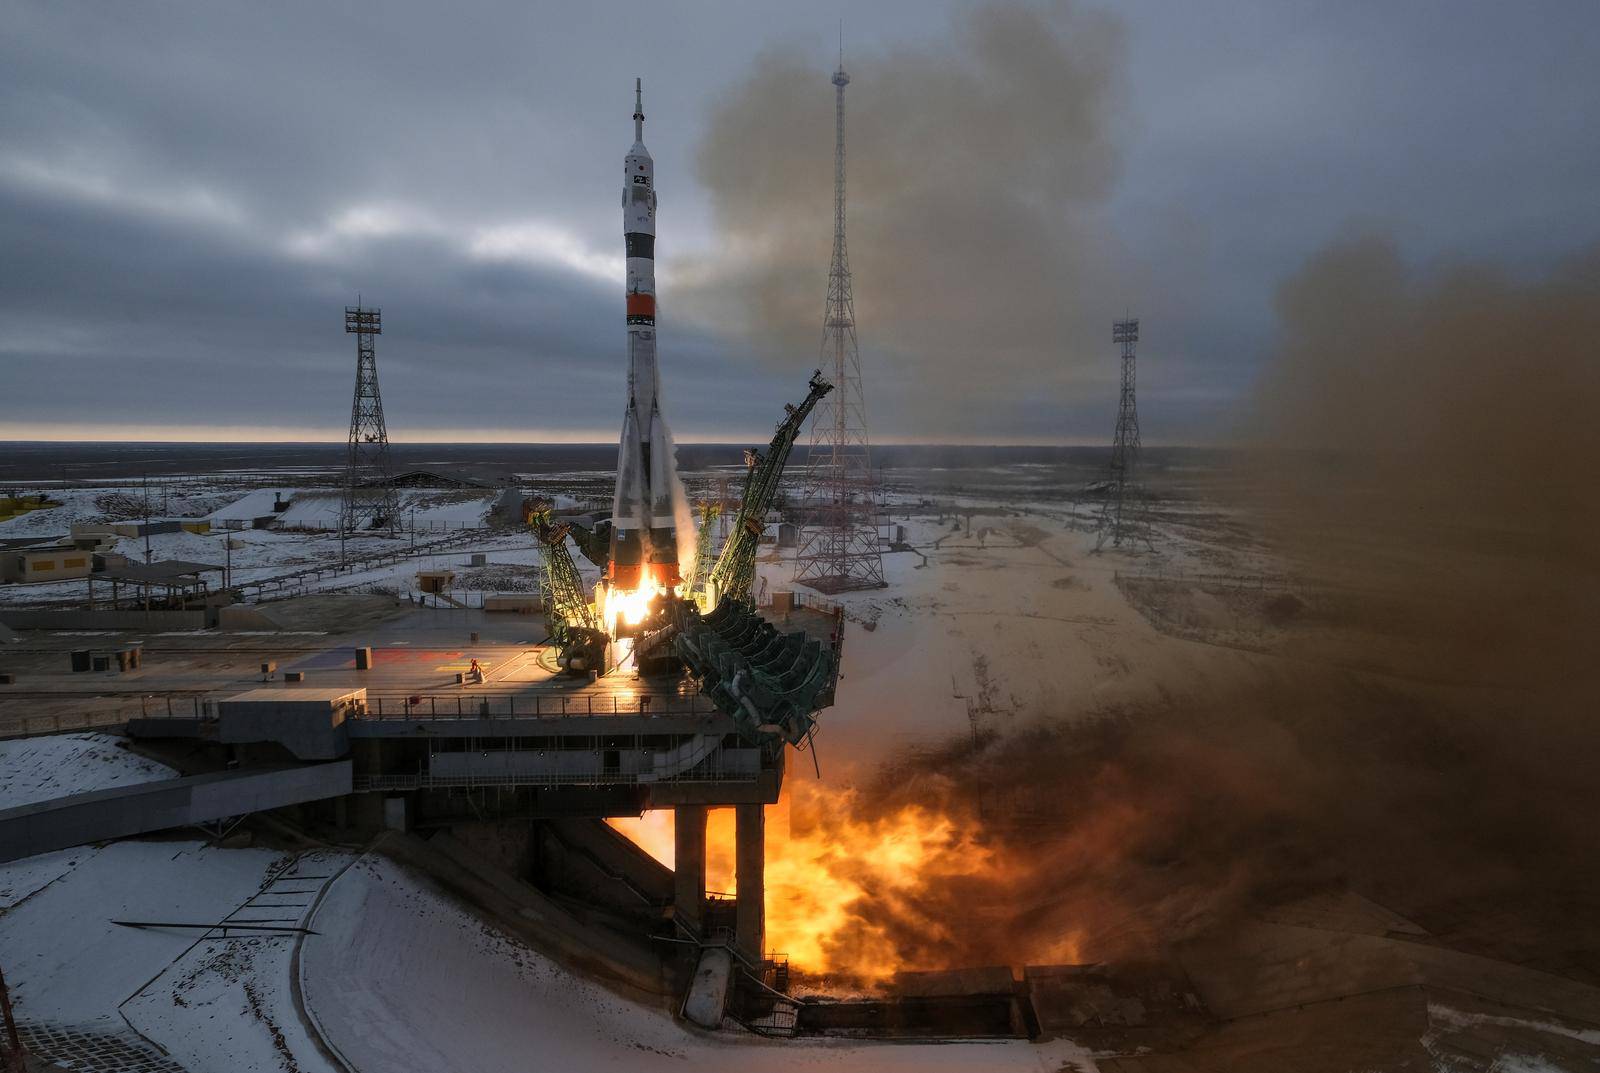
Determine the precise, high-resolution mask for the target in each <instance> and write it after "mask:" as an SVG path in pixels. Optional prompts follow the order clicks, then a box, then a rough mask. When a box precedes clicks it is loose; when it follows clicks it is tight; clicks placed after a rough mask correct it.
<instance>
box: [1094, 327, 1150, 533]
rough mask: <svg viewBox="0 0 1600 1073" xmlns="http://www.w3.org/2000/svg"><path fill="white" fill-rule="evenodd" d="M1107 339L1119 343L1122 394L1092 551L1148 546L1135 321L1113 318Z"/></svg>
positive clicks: (1137, 330) (1137, 334)
mask: <svg viewBox="0 0 1600 1073" xmlns="http://www.w3.org/2000/svg"><path fill="white" fill-rule="evenodd" d="M1111 341H1112V342H1113V343H1117V344H1120V345H1121V347H1122V394H1121V399H1120V401H1119V403H1118V405H1117V431H1116V434H1115V435H1114V436H1113V437H1112V441H1111V478H1110V480H1109V481H1108V482H1107V487H1106V499H1105V503H1104V504H1103V505H1102V506H1101V508H1100V527H1099V535H1098V537H1097V538H1096V539H1095V544H1094V547H1095V550H1096V551H1099V550H1100V549H1101V548H1102V547H1104V546H1105V543H1106V541H1108V540H1109V541H1110V542H1111V546H1112V547H1114V548H1120V547H1122V545H1123V542H1124V541H1126V542H1128V543H1130V544H1132V543H1134V542H1135V541H1140V542H1143V544H1144V545H1145V546H1146V547H1152V545H1151V543H1150V532H1149V526H1148V524H1147V523H1146V521H1145V518H1144V513H1143V511H1142V510H1141V509H1140V505H1139V503H1140V499H1141V496H1140V494H1139V485H1138V467H1139V407H1138V404H1137V402H1136V400H1135V397H1134V384H1135V355H1134V344H1136V343H1137V342H1138V341H1139V321H1138V320H1137V319H1129V320H1119V321H1116V322H1115V323H1114V324H1113V325H1112V327H1111Z"/></svg>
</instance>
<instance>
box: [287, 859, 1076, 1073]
mask: <svg viewBox="0 0 1600 1073" xmlns="http://www.w3.org/2000/svg"><path fill="white" fill-rule="evenodd" d="M312 926H313V927H314V928H315V930H316V931H317V932H318V934H317V935H315V936H312V937H310V938H308V939H307V940H306V943H305V947H304V949H303V951H302V954H301V974H302V979H303V986H304V994H305V1001H306V1005H307V1007H308V1010H309V1012H310V1014H311V1016H312V1017H313V1018H314V1019H315V1021H316V1022H317V1023H318V1024H319V1025H320V1026H321V1027H322V1029H323V1032H324V1033H325V1035H326V1036H327V1039H328V1041H329V1043H330V1044H331V1045H332V1046H333V1048H334V1049H335V1050H336V1051H337V1052H338V1053H339V1055H340V1056H342V1057H343V1058H344V1060H345V1061H346V1062H347V1063H349V1064H350V1065H351V1066H352V1067H354V1068H356V1069H359V1070H371V1071H379V1070H401V1069H441V1070H442V1069H460V1070H472V1071H474V1073H528V1071H530V1070H541V1071H543V1070H548V1071H551V1073H558V1071H567V1070H619V1071H621V1070H658V1069H696V1070H704V1071H706V1073H760V1071H762V1070H768V1069H770V1070H774V1071H777V1070H809V1069H832V1070H841V1071H858V1070H859V1071H868V1070H871V1071H880V1070H881V1071H884V1073H897V1071H905V1073H912V1071H915V1070H947V1069H948V1070H955V1069H963V1070H972V1069H983V1070H996V1071H998V1070H1039V1071H1044V1070H1059V1069H1062V1068H1071V1067H1070V1066H1067V1065H1066V1063H1068V1062H1069V1061H1071V1062H1075V1063H1077V1068H1078V1069H1081V1070H1084V1071H1085V1073H1088V1071H1090V1070H1092V1069H1093V1068H1094V1066H1093V1064H1092V1062H1090V1061H1089V1059H1088V1055H1087V1053H1086V1052H1084V1051H1083V1050H1082V1049H1081V1048H1078V1047H1075V1046H1073V1045H1071V1044H1064V1043H1053V1044H1046V1045H1043V1046H1037V1045H1033V1044H1028V1043H1023V1042H1004V1043H967V1044H924V1045H915V1044H892V1043H884V1044H875V1045H874V1044H861V1043H850V1042H842V1041H804V1040H800V1041H792V1042H775V1041H767V1040H757V1039H754V1038H745V1039H743V1040H741V1039H738V1038H734V1037H728V1036H711V1035H706V1034H696V1033H691V1032H690V1031H688V1030H687V1029H685V1028H683V1027H681V1026H679V1025H678V1024H677V1023H675V1022H674V1021H673V1020H672V1019H671V1018H670V1017H669V1016H667V1014H665V1013H664V1012H662V1011H660V1010H653V1009H648V1008H645V1007H643V1006H639V1005H636V1004H634V1003H631V1002H627V1001H625V1000H623V999H620V998H617V997H616V996H615V995H612V994H611V993H610V992H608V991H606V990H605V989H603V988H601V987H599V986H597V985H595V984H591V983H589V982H587V981H585V980H582V979H579V978H575V977H574V976H573V975H572V974H570V973H568V972H567V971H566V970H564V969H562V968H561V967H560V966H558V965H556V964H555V963H554V962H552V961H550V960H549V959H548V958H546V957H544V956H542V955H541V954H539V953H537V952H536V951H533V950H531V949H529V948H528V947H526V946H525V945H522V944H520V943H518V942H516V941H514V940H512V939H510V938H508V937H507V936H505V935H503V934H501V933H499V932H497V931H495V930H494V929H492V928H490V927H488V926H486V925H484V924H483V923H481V922H479V921H478V920H477V919H476V918H474V917H472V916H471V915H469V914H467V913H465V912H463V910H462V909H461V908H460V907H459V906H458V905H456V904H455V903H453V902H451V901H450V900H449V899H447V898H446V897H444V896H443V895H441V894H439V893H437V892H435V891H433V890H431V889H429V887H428V886H427V885H426V884H425V883H424V882H423V881H421V880H420V879H418V878H417V877H415V876H413V875H411V874H409V873H408V872H406V871H405V870H404V869H403V868H401V867H400V866H398V865H396V864H394V863H393V862H391V861H389V860H387V859H386V858H382V857H377V856H368V857H364V858H362V859H361V861H359V862H358V863H357V864H356V865H355V866H354V867H352V868H350V869H349V870H348V871H347V872H345V874H344V875H343V876H342V877H341V878H340V879H339V880H338V881H337V882H336V883H335V884H334V885H333V888H332V890H330V891H329V893H328V895H327V897H326V898H325V899H324V900H323V902H322V905H321V906H320V908H319V909H318V910H317V912H316V915H315V917H314V918H313V922H312Z"/></svg>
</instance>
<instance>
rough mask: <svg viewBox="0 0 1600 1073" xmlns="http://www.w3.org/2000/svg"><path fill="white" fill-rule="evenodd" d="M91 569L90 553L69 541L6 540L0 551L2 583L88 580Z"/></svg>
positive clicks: (38, 539) (34, 538)
mask: <svg viewBox="0 0 1600 1073" xmlns="http://www.w3.org/2000/svg"><path fill="white" fill-rule="evenodd" d="M93 567H94V563H93V559H92V556H91V554H90V553H89V552H88V551H85V550H84V549H82V548H79V547H78V546H77V545H76V544H74V543H72V542H71V541H70V540H63V539H60V538H55V539H44V540H41V539H40V538H38V537H33V538H31V539H28V540H13V541H7V542H6V546H4V547H3V548H0V580H3V581H18V582H30V581H67V580H70V579H72V578H77V577H88V576H89V572H90V571H91V570H92V569H93Z"/></svg>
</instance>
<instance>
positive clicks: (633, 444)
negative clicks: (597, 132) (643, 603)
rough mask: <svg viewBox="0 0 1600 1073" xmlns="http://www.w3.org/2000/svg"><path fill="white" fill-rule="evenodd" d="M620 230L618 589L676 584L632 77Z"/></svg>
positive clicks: (643, 162)
mask: <svg viewBox="0 0 1600 1073" xmlns="http://www.w3.org/2000/svg"><path fill="white" fill-rule="evenodd" d="M623 171H624V173H625V176H626V178H625V180H624V182H623V186H622V231H623V240H624V243H625V248H626V252H627V265H628V276H627V317H628V407H627V409H626V410H625V411H623V415H622V442H621V444H620V446H619V448H618V452H617V494H616V501H615V504H614V507H613V511H612V517H611V561H610V565H609V567H608V568H607V574H606V582H607V585H608V586H609V588H611V589H613V590H621V591H628V590H634V589H639V588H642V587H646V586H656V587H661V588H666V589H670V588H672V587H673V586H674V585H676V584H678V582H679V580H680V579H679V577H678V534H677V517H676V514H675V512H674V504H673V489H674V486H675V484H676V482H675V481H674V480H673V473H672V469H673V466H674V465H675V462H674V459H673V457H672V440H671V438H670V436H669V435H668V433H667V423H666V421H665V419H664V418H662V416H661V404H660V397H659V396H660V387H661V380H660V376H659V374H658V373H657V370H656V268H655V246H656V189H655V161H653V160H652V159H651V158H650V150H648V149H646V148H645V147H644V92H643V87H642V85H641V80H638V79H636V80H635V81H634V109H633V148H631V149H629V150H628V155H627V157H625V158H624V160H623Z"/></svg>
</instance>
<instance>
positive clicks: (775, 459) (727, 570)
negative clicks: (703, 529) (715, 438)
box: [703, 369, 833, 614]
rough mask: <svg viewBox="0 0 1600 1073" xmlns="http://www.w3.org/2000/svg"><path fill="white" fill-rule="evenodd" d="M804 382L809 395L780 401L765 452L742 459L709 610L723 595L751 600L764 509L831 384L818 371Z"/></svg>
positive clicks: (708, 591)
mask: <svg viewBox="0 0 1600 1073" xmlns="http://www.w3.org/2000/svg"><path fill="white" fill-rule="evenodd" d="M808 386H809V387H810V389H811V390H810V393H809V394H807V395H806V398H805V401H804V402H802V403H801V404H800V405H799V406H790V405H788V404H785V405H784V410H785V411H786V413H787V416H786V417H785V418H784V419H783V421H782V423H780V424H779V425H778V431H777V432H776V433H774V434H773V437H772V442H771V443H770V444H768V445H767V453H766V454H765V455H761V454H759V453H757V452H755V451H746V452H745V463H746V465H747V466H748V467H749V468H748V469H747V470H746V471H745V478H744V494H743V496H742V497H741V500H740V503H739V513H738V514H737V515H736V516H735V518H734V524H733V528H732V529H731V530H730V531H729V533H728V539H727V542H726V543H724V544H723V545H722V554H721V555H719V556H717V563H716V565H715V566H713V567H712V568H711V576H710V577H709V578H707V580H706V586H705V602H704V604H703V607H704V609H705V611H706V613H708V614H709V613H710V612H711V611H714V610H716V607H717V605H718V604H719V603H721V602H722V600H723V599H724V598H726V599H732V600H738V601H740V602H741V603H749V602H750V589H751V587H752V585H753V584H754V583H755V577H756V547H757V546H758V545H759V544H760V542H761V530H762V527H763V523H764V521H765V519H766V516H767V511H768V510H770V509H771V508H772V503H773V501H774V500H775V499H776V498H777V496H778V482H779V481H780V480H781V479H782V477H783V467H784V466H785V464H787V463H788V461H789V451H790V449H791V448H793V447H794V441H795V438H796V437H797V436H799V435H800V428H801V426H802V425H804V424H805V420H806V417H807V416H809V415H810V413H811V411H812V409H813V408H814V407H815V406H816V405H817V403H818V402H819V401H821V399H822V396H824V395H826V394H827V393H828V392H830V391H832V390H833V385H832V384H830V383H828V382H827V381H826V380H824V379H823V378H822V370H821V369H818V370H817V371H816V372H814V373H812V374H811V383H810V384H809V385H808Z"/></svg>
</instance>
